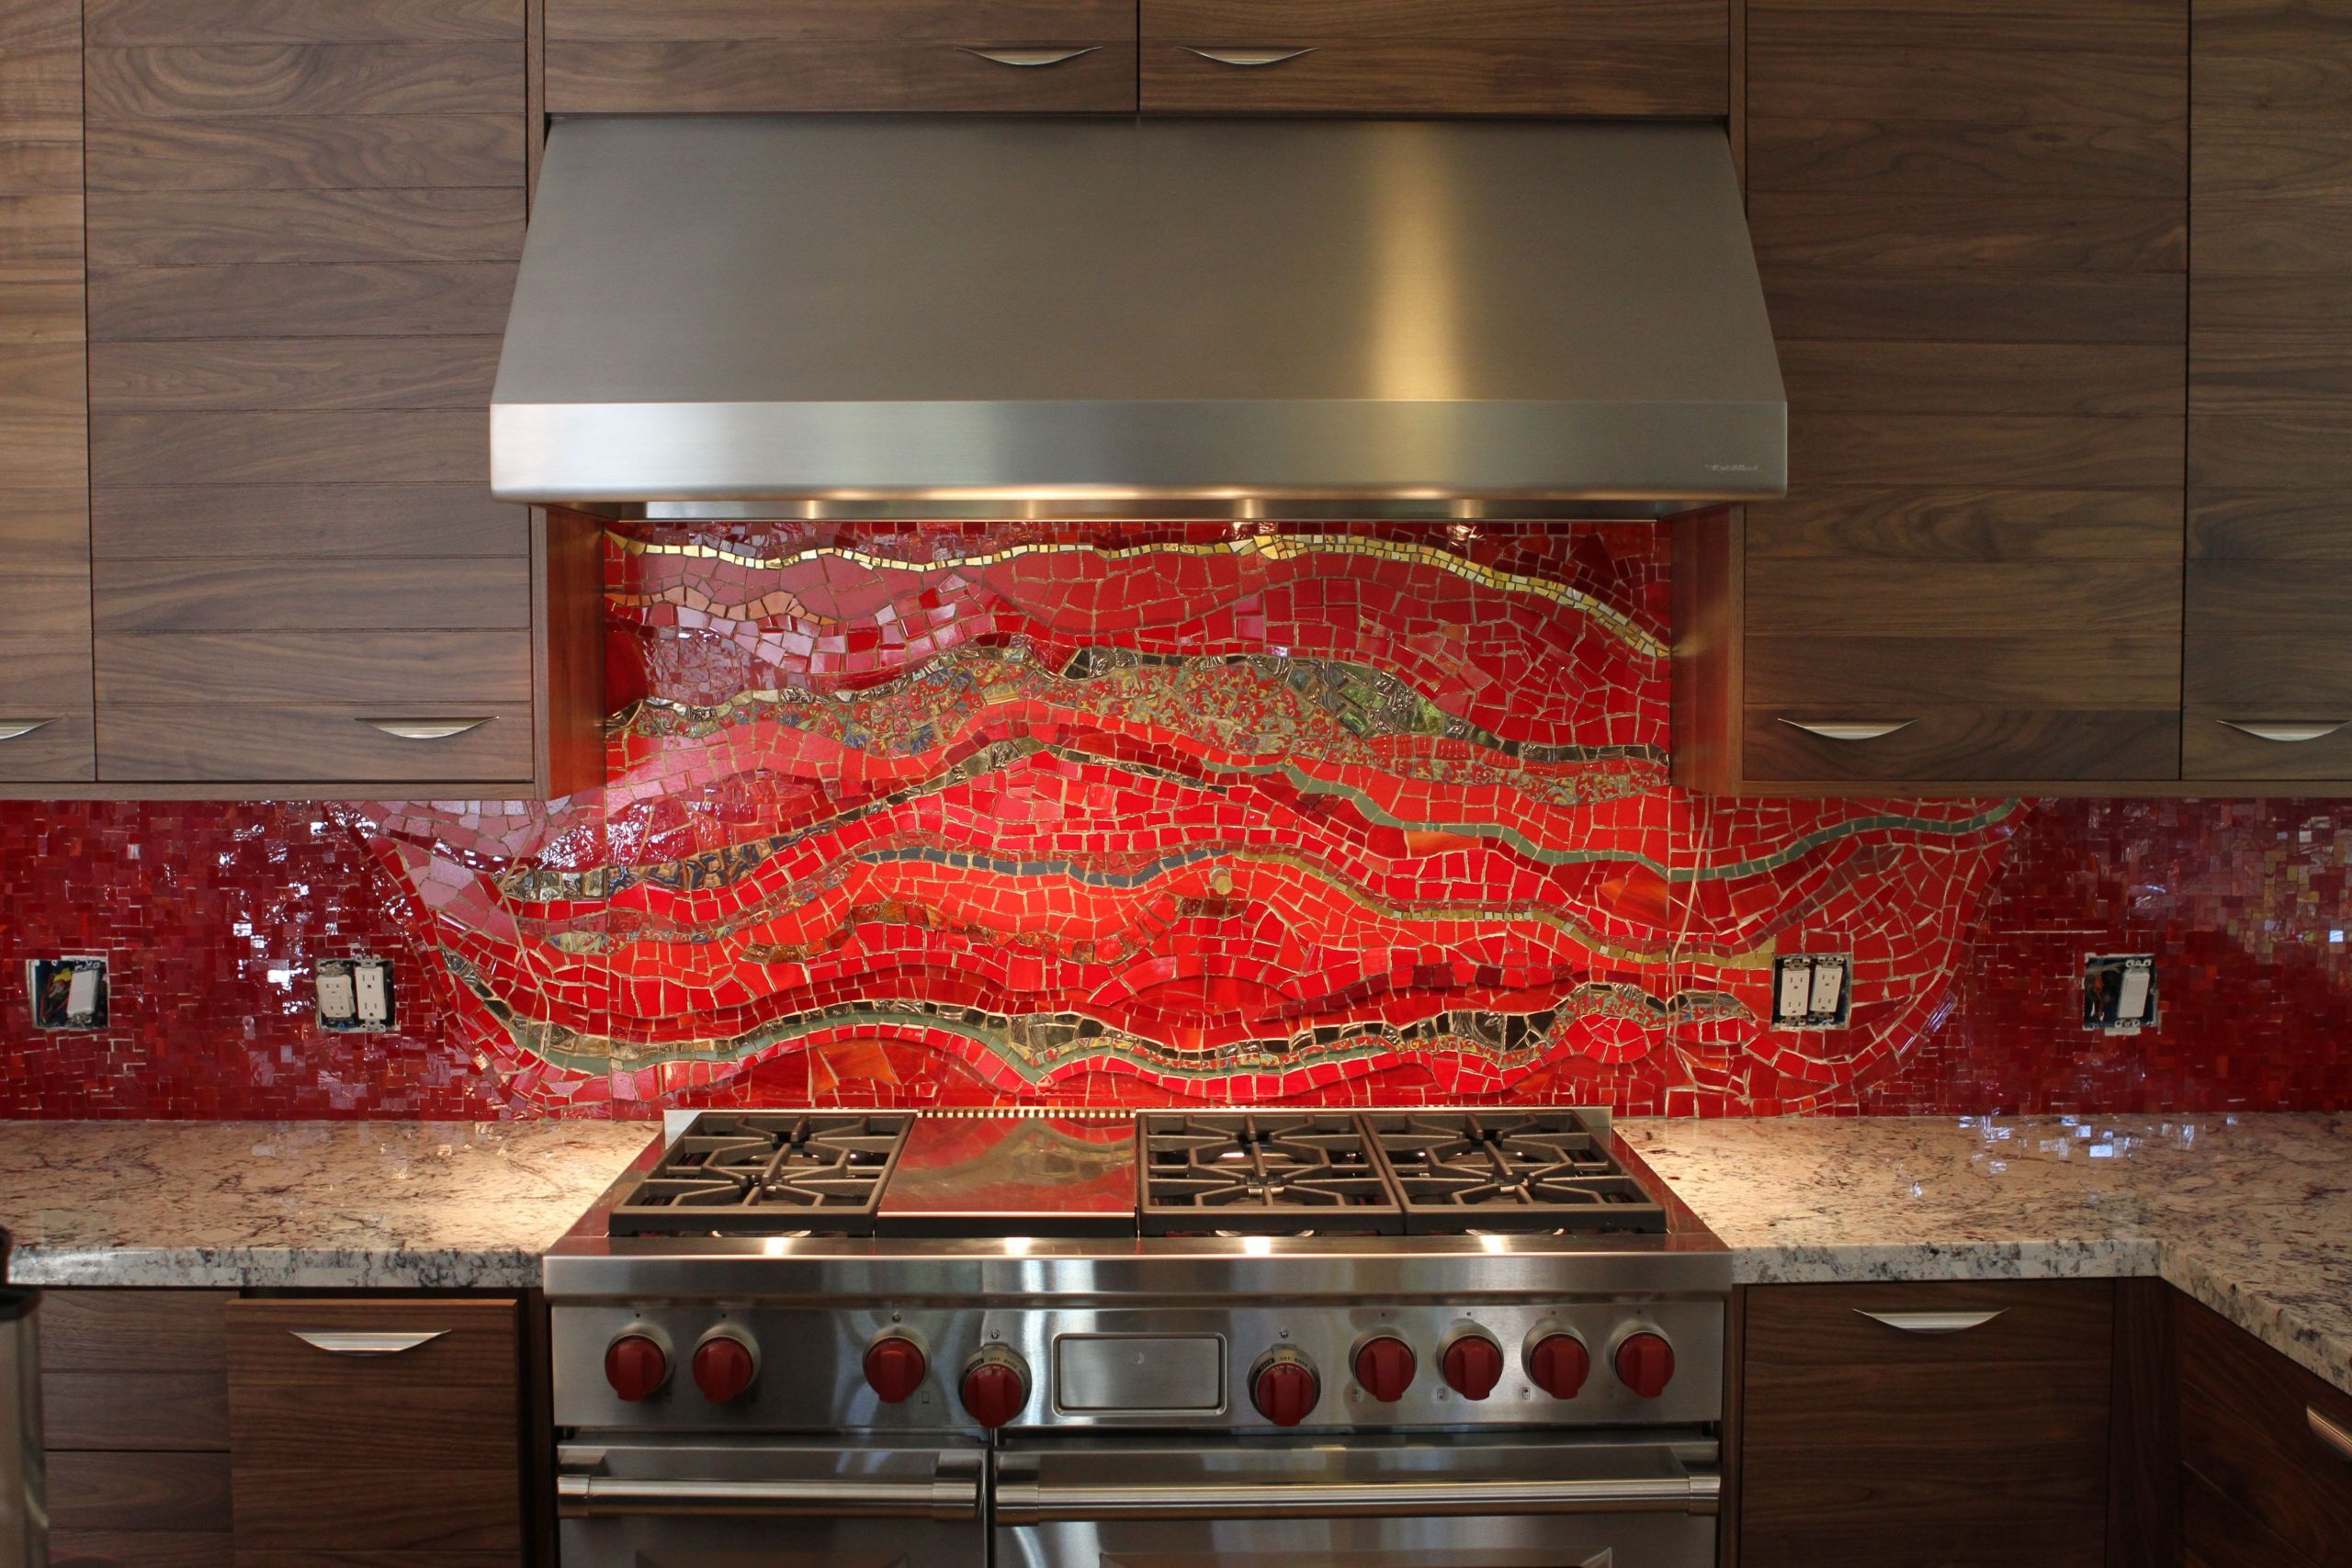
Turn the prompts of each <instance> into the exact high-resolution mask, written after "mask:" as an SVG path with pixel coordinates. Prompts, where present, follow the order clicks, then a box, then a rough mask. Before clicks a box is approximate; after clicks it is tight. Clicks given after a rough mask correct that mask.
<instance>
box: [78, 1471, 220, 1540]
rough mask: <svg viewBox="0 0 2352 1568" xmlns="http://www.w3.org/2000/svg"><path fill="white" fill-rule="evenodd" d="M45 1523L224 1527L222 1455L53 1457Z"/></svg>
mask: <svg viewBox="0 0 2352 1568" xmlns="http://www.w3.org/2000/svg"><path fill="white" fill-rule="evenodd" d="M48 1465H49V1522H50V1525H51V1528H52V1529H60V1530H167V1531H179V1532H187V1533H190V1534H199V1535H209V1534H214V1533H217V1532H220V1531H224V1530H226V1529H229V1519H230V1512H229V1456H228V1455H227V1454H225V1453H76V1452H65V1453H51V1454H50V1455H49V1456H48Z"/></svg>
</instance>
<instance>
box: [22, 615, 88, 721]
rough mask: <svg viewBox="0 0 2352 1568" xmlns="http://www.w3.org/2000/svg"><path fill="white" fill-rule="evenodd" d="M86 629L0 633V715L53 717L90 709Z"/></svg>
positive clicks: (83, 712)
mask: <svg viewBox="0 0 2352 1568" xmlns="http://www.w3.org/2000/svg"><path fill="white" fill-rule="evenodd" d="M90 702H91V690H90V637H89V634H88V633H87V632H74V633H62V634H61V633H40V634H33V633H22V632H17V631H15V630H13V629H11V630H6V631H0V715H6V716H8V717H9V718H12V719H28V718H55V717H59V716H63V715H67V714H86V713H88V712H89V711H90Z"/></svg>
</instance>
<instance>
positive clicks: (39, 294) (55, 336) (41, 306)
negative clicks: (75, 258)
mask: <svg viewBox="0 0 2352 1568" xmlns="http://www.w3.org/2000/svg"><path fill="white" fill-rule="evenodd" d="M80 270H81V269H80V268H79V267H76V268H74V275H73V276H62V275H60V274H59V273H57V272H55V271H53V270H51V269H43V268H35V269H33V270H30V271H27V270H25V269H23V268H8V269H0V289H5V290H6V294H5V298H6V299H7V301H8V309H7V310H0V344H50V343H80V342H81V341H82V279H81V276H80Z"/></svg>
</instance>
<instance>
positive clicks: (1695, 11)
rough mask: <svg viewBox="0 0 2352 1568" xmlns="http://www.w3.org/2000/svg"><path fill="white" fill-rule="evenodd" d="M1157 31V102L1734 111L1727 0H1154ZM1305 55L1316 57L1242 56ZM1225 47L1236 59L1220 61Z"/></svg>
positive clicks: (1263, 109) (1501, 110) (1257, 107)
mask: <svg viewBox="0 0 2352 1568" xmlns="http://www.w3.org/2000/svg"><path fill="white" fill-rule="evenodd" d="M1142 32H1143V39H1144V52H1143V107H1145V108H1147V109H1156V110H1166V111H1174V112H1180V113H1182V112H1194V113H1251V112H1258V113H1283V112H1289V113H1324V114H1497V115H1509V114H1575V115H1719V114H1722V113H1724V112H1725V109H1726V107H1727V89H1726V86H1725V82H1726V79H1727V60H1728V54H1727V51H1728V49H1729V39H1730V21H1729V10H1728V8H1727V7H1726V6H1724V5H1723V4H1721V3H1720V0H1565V3H1563V0H1544V3H1537V0H1467V3H1463V0H1144V5H1143V7H1142ZM1295 50H1305V51H1308V52H1306V53H1301V54H1297V55H1295V56H1294V57H1292V58H1289V59H1281V60H1272V61H1265V62H1263V63H1246V62H1255V61H1261V60H1263V57H1264V56H1266V55H1269V54H1273V55H1280V54H1285V53H1288V52H1289V51H1295ZM1202 51H1207V53H1206V54H1204V53H1203V52H1202ZM1220 54H1222V55H1227V56H1228V57H1229V58H1227V59H1224V60H1220V59H1216V58H1212V57H1211V56H1214V55H1220ZM1237 60H1238V61H1242V62H1245V63H1237V62H1236V61H1237Z"/></svg>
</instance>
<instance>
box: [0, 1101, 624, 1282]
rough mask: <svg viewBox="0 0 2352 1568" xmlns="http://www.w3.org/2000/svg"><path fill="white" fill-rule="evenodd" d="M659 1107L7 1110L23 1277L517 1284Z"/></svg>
mask: <svg viewBox="0 0 2352 1568" xmlns="http://www.w3.org/2000/svg"><path fill="white" fill-rule="evenodd" d="M653 1131H654V1130H653V1129H652V1128H651V1127H649V1126H647V1125H646V1124H645V1123H643V1122H633V1123H622V1124H615V1123H612V1122H502V1123H492V1124H484V1125H480V1126H476V1125H472V1124H469V1123H466V1122H0V1224H5V1225H6V1226H7V1227H8V1229H9V1230H10V1231H11V1232H12V1233H13V1234H14V1235H15V1237H16V1253H15V1256H14V1258H13V1259H12V1260H11V1263H10V1268H9V1275H10V1278H11V1279H13V1280H16V1281H17V1282H19V1283H23V1284H35V1285H186V1286H212V1287H221V1288H226V1287H234V1286H255V1287H262V1286H277V1285H288V1286H298V1287H303V1288H308V1289H330V1288H334V1289H367V1288H383V1287H387V1286H390V1287H413V1288H426V1289H430V1288H444V1289H450V1288H467V1287H482V1288H490V1289H501V1290H504V1289H514V1288H516V1287H519V1286H525V1285H535V1284H537V1283H538V1280H539V1256H540V1254H541V1253H543V1252H544V1251H546V1249H547V1248H548V1246H549V1245H550V1244H551V1243H553V1242H554V1241H555V1239H556V1238H557V1237H558V1236H560V1235H562V1234H563V1233H564V1232H565V1230H567V1229H569V1228H570V1227H571V1223H572V1222H573V1221H574V1220H576V1219H578V1218H579V1217H580V1215H581V1213H582V1212H583V1211H584V1210H585V1209H586V1208H587V1207H588V1205H589V1203H590V1202H591V1201H593V1200H594V1198H595V1197H596V1195H597V1194H598V1193H600V1192H602V1191H603V1190H605V1187H606V1186H608V1185H609V1184H610V1183H611V1182H612V1180H613V1179H614V1178H615V1177H616V1176H618V1175H619V1174H620V1172H621V1169H622V1168H623V1167H625V1166H626V1165H628V1162H629V1160H630V1159H631V1158H633V1157H634V1156H636V1154H637V1152H638V1151H639V1150H640V1149H642V1148H643V1147H644V1146H645V1145H646V1141H647V1140H648V1139H649V1138H650V1137H651V1136H652V1135H653Z"/></svg>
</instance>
